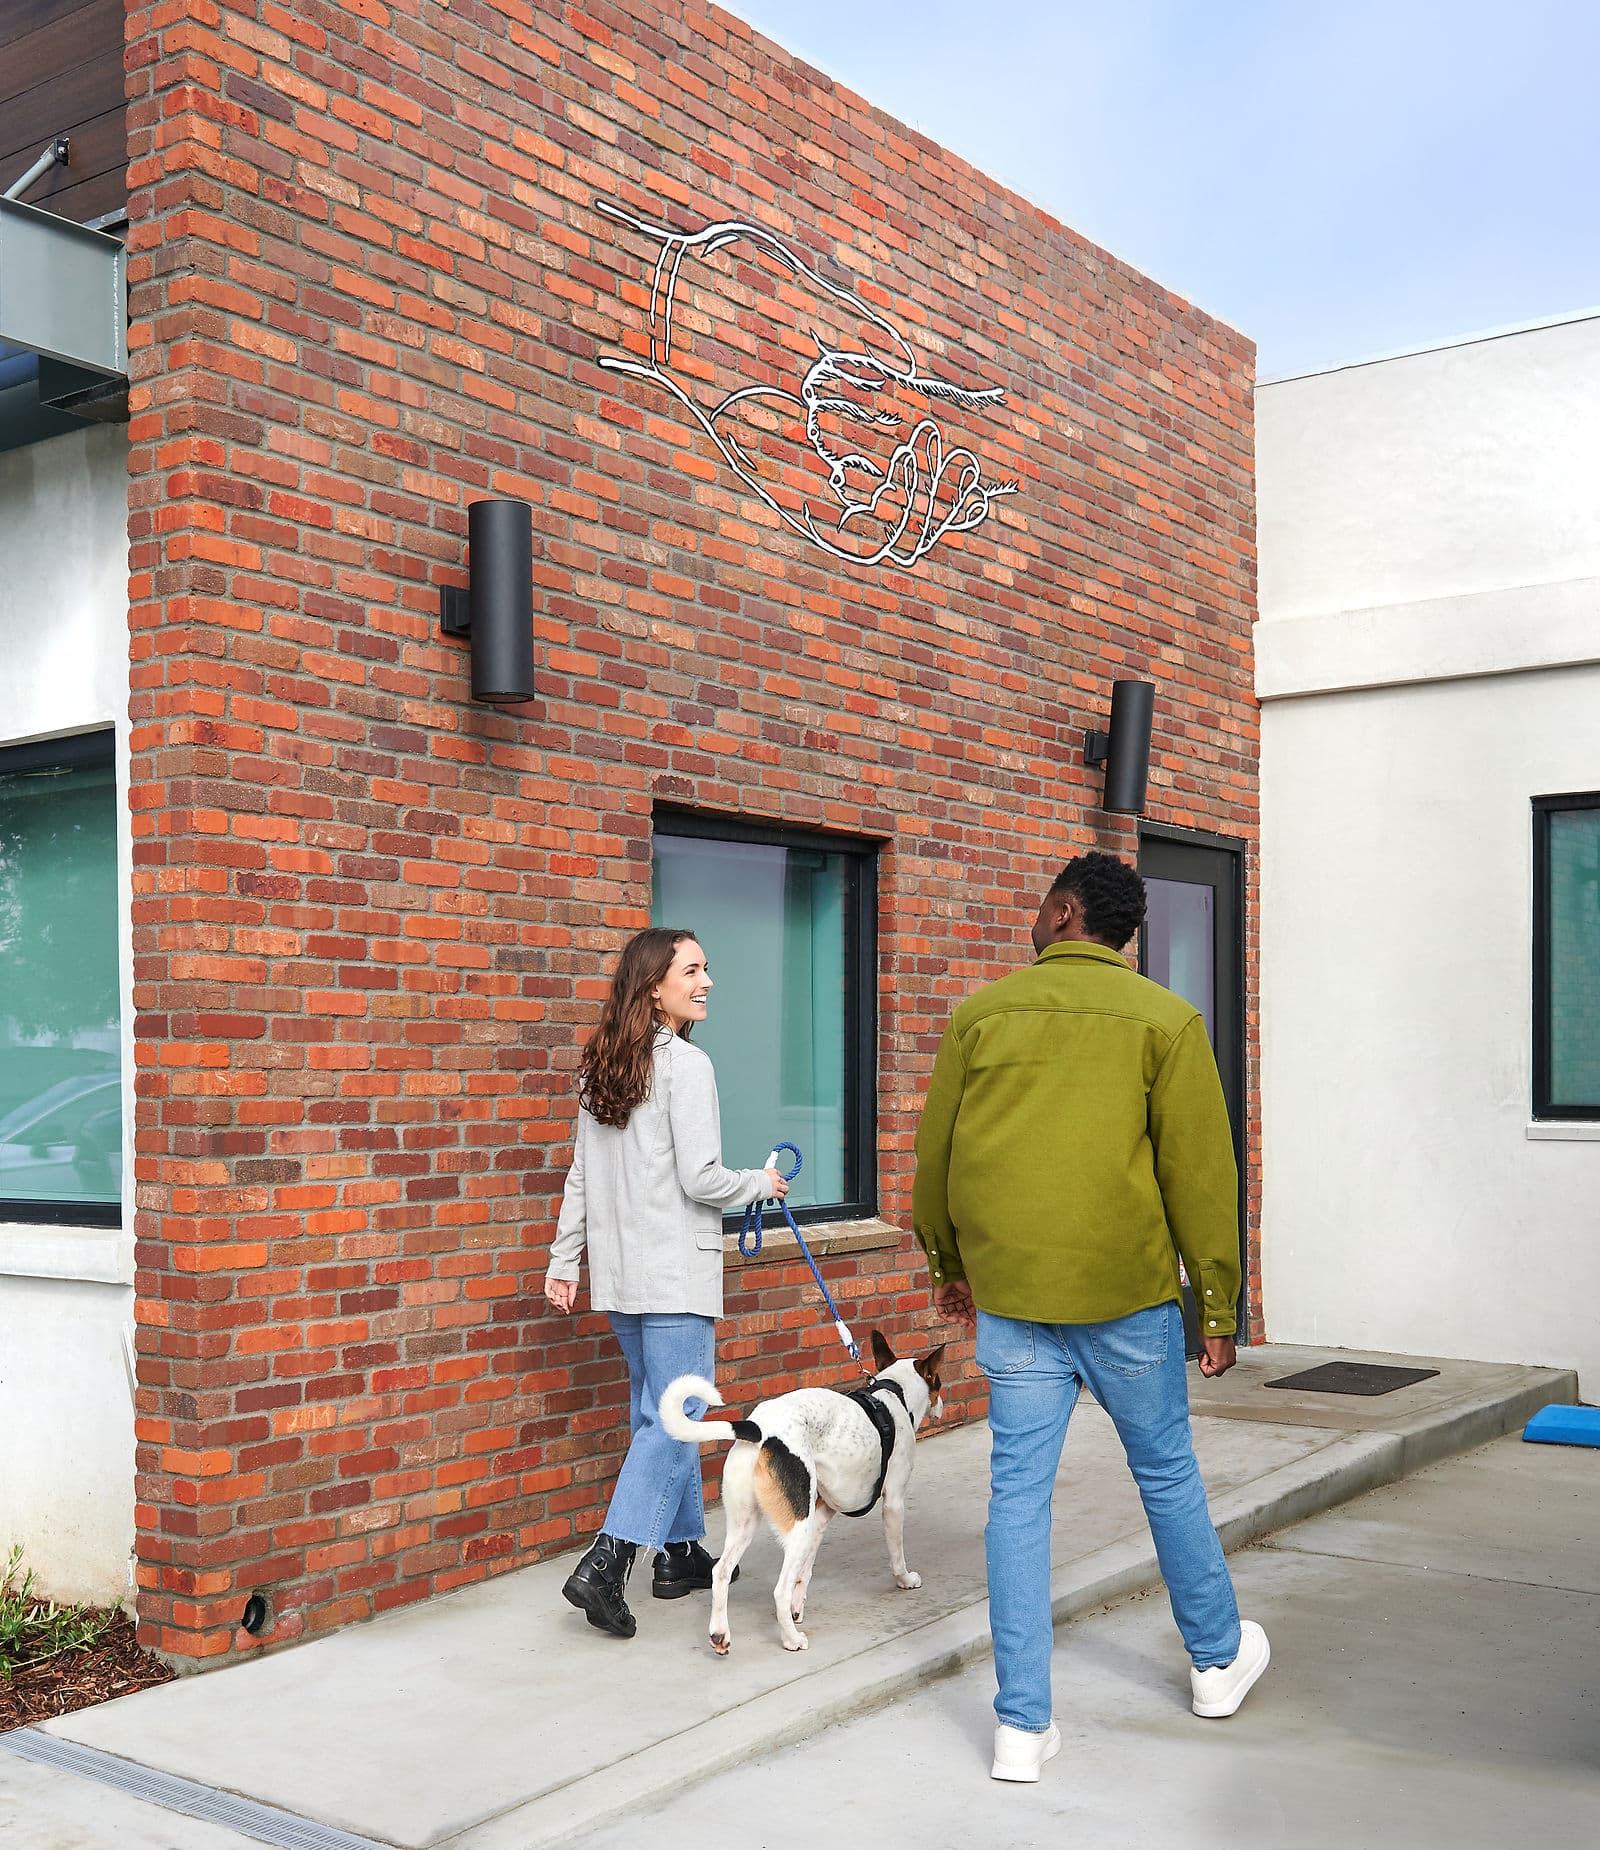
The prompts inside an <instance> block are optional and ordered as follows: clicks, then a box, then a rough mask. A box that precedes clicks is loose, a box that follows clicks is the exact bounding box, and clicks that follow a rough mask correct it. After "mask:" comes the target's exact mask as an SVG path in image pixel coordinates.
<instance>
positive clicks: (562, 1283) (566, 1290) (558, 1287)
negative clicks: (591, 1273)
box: [544, 1278, 578, 1311]
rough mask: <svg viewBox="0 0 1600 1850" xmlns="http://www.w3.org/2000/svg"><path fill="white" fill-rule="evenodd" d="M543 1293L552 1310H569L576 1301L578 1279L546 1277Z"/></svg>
mask: <svg viewBox="0 0 1600 1850" xmlns="http://www.w3.org/2000/svg"><path fill="white" fill-rule="evenodd" d="M544 1295H545V1298H546V1300H547V1301H548V1303H549V1305H550V1308H551V1309H552V1310H560V1311H568V1310H571V1309H572V1307H573V1305H574V1304H576V1303H577V1301H578V1281H577V1279H575V1278H547V1279H546V1280H545V1281H544Z"/></svg>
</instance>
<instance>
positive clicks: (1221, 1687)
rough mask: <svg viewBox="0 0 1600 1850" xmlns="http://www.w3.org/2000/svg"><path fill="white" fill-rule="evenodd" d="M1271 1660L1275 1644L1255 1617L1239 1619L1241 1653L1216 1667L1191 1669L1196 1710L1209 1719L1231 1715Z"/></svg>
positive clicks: (1190, 1683)
mask: <svg viewBox="0 0 1600 1850" xmlns="http://www.w3.org/2000/svg"><path fill="white" fill-rule="evenodd" d="M1271 1661H1272V1647H1271V1645H1269V1644H1268V1643H1267V1634H1266V1633H1265V1632H1264V1631H1262V1629H1261V1627H1260V1626H1259V1625H1257V1624H1256V1622H1255V1620H1254V1619H1241V1620H1240V1621H1239V1655H1238V1656H1237V1657H1236V1658H1235V1659H1234V1660H1233V1662H1232V1663H1231V1664H1223V1665H1222V1666H1220V1668H1218V1669H1216V1670H1195V1669H1194V1668H1192V1667H1191V1668H1190V1671H1189V1688H1190V1690H1191V1691H1192V1692H1193V1695H1194V1705H1193V1706H1194V1712H1195V1714H1196V1715H1203V1716H1205V1717H1206V1719H1207V1720H1208V1721H1212V1720H1216V1719H1217V1718H1219V1717H1221V1716H1224V1715H1232V1714H1233V1713H1234V1711H1235V1710H1236V1709H1237V1708H1238V1707H1239V1704H1240V1703H1241V1702H1243V1701H1244V1699H1245V1697H1246V1696H1248V1695H1249V1694H1250V1691H1251V1690H1252V1689H1253V1688H1254V1687H1255V1685H1256V1682H1257V1681H1258V1679H1259V1678H1260V1676H1261V1673H1262V1671H1263V1670H1265V1669H1266V1667H1267V1665H1268V1664H1269V1663H1270V1662H1271Z"/></svg>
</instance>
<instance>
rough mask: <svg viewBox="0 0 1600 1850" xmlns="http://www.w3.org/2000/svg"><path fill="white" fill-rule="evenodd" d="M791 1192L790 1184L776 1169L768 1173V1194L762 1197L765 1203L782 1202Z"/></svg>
mask: <svg viewBox="0 0 1600 1850" xmlns="http://www.w3.org/2000/svg"><path fill="white" fill-rule="evenodd" d="M788 1192H789V1184H788V1183H787V1182H786V1181H785V1180H784V1178H783V1176H782V1174H781V1173H780V1172H779V1171H778V1170H776V1169H769V1170H768V1171H767V1192H766V1194H765V1195H763V1196H762V1197H761V1199H762V1200H763V1201H782V1199H783V1198H784V1196H785V1195H787V1194H788Z"/></svg>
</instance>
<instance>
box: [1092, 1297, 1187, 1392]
mask: <svg viewBox="0 0 1600 1850" xmlns="http://www.w3.org/2000/svg"><path fill="white" fill-rule="evenodd" d="M1175 1309H1176V1306H1174V1305H1172V1304H1154V1305H1152V1306H1151V1307H1150V1309H1149V1310H1136V1311H1135V1312H1134V1313H1133V1315H1132V1316H1131V1317H1118V1318H1116V1319H1115V1320H1114V1321H1112V1322H1111V1323H1092V1324H1090V1325H1089V1347H1090V1349H1091V1350H1092V1351H1093V1353H1094V1359H1095V1360H1096V1362H1098V1363H1099V1364H1100V1366H1101V1367H1102V1368H1105V1369H1109V1370H1110V1371H1111V1373H1112V1374H1114V1375H1147V1374H1149V1373H1150V1371H1151V1370H1152V1369H1155V1368H1159V1367H1160V1366H1161V1364H1162V1363H1163V1362H1164V1361H1166V1359H1167V1345H1168V1344H1169V1343H1170V1342H1171V1340H1172V1325H1173V1322H1174V1315H1173V1313H1174V1311H1175Z"/></svg>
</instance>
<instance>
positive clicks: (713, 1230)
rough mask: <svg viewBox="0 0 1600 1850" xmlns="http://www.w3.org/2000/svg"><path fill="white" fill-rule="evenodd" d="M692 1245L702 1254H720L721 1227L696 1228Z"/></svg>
mask: <svg viewBox="0 0 1600 1850" xmlns="http://www.w3.org/2000/svg"><path fill="white" fill-rule="evenodd" d="M694 1243H695V1245H696V1246H697V1247H699V1249H700V1251H701V1252H703V1253H720V1252H721V1251H722V1229H721V1227H696V1228H695V1230H694Z"/></svg>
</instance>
